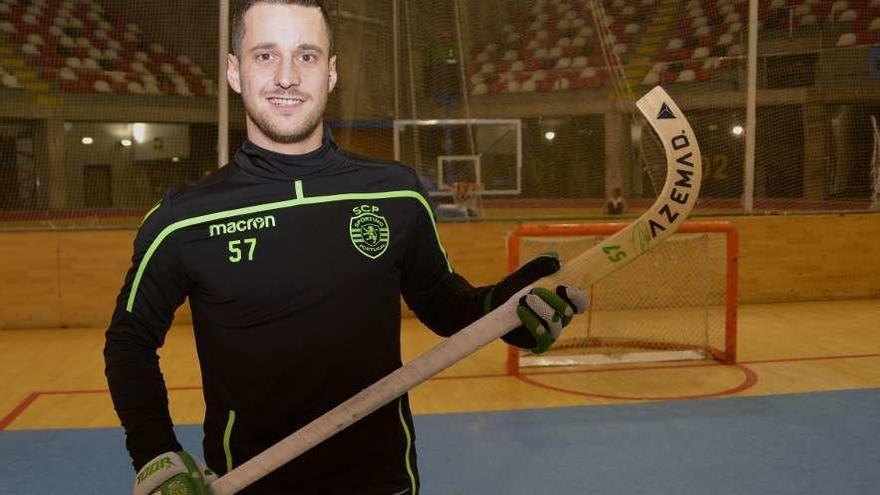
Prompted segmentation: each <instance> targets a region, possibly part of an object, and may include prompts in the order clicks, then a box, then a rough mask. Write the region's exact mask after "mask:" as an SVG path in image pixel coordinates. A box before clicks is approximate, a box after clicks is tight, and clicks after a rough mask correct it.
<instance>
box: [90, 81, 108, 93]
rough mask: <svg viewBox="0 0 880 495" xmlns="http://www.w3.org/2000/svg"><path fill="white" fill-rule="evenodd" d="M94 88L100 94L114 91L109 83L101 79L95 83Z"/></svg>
mask: <svg viewBox="0 0 880 495" xmlns="http://www.w3.org/2000/svg"><path fill="white" fill-rule="evenodd" d="M92 87H93V88H94V89H95V91H97V92H98V93H110V92H111V91H113V89H112V88H110V83H108V82H107V81H104V80H101V79H99V80H97V81H95V83H94V84H93V85H92Z"/></svg>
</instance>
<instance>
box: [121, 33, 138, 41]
mask: <svg viewBox="0 0 880 495" xmlns="http://www.w3.org/2000/svg"><path fill="white" fill-rule="evenodd" d="M122 39H124V40H125V41H127V42H129V43H137V41H138V36H137V33H135V32H134V31H126V32H125V34H123V35H122Z"/></svg>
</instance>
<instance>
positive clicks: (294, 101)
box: [269, 96, 306, 107]
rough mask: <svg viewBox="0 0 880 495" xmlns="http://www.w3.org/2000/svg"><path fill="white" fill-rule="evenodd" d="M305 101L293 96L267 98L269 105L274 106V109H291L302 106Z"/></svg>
mask: <svg viewBox="0 0 880 495" xmlns="http://www.w3.org/2000/svg"><path fill="white" fill-rule="evenodd" d="M305 101H306V100H305V98H300V97H298V96H293V97H289V98H288V97H280V96H276V97H272V98H269V103H271V104H272V105H275V106H276V107H293V106H297V105H302V104H303V103H305Z"/></svg>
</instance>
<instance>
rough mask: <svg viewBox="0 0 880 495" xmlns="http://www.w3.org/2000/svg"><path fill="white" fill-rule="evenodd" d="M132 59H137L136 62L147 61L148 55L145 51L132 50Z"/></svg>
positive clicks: (148, 59)
mask: <svg viewBox="0 0 880 495" xmlns="http://www.w3.org/2000/svg"><path fill="white" fill-rule="evenodd" d="M134 59H135V60H137V61H138V62H149V61H150V56H149V55H147V54H146V53H145V52H140V51H138V52H134Z"/></svg>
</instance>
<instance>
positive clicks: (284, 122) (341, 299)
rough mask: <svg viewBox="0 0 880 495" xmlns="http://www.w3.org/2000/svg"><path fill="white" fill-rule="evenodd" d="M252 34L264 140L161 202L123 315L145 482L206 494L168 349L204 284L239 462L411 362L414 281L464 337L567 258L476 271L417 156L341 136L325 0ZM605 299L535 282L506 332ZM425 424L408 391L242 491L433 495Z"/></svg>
mask: <svg viewBox="0 0 880 495" xmlns="http://www.w3.org/2000/svg"><path fill="white" fill-rule="evenodd" d="M233 43H234V47H233V52H234V53H233V54H230V55H229V57H228V79H229V84H230V85H231V87H232V88H233V89H234V90H235V91H236V92H238V93H240V94H241V96H242V100H243V102H244V107H245V110H246V114H247V121H246V126H247V136H248V139H247V141H246V142H245V143H244V144H243V145H242V147H241V148H240V149H239V150H238V152H237V153H236V154H235V157H234V159H233V161H232V162H231V163H230V164H228V165H227V166H225V167H223V168H221V169H219V170H218V171H216V172H215V173H212V174H211V175H209V176H208V177H206V178H204V179H202V180H201V181H200V182H198V183H196V184H193V185H188V186H184V187H181V188H179V189H176V190H172V191H170V192H169V193H168V194H166V196H165V198H164V199H163V200H162V201H161V203H160V204H159V205H157V206H156V208H154V210H153V211H151V212H150V213H148V215H147V217H146V218H145V220H144V223H143V225H142V226H141V229H140V231H139V232H138V235H137V238H136V240H135V246H134V256H133V258H132V261H133V265H132V267H131V269H130V270H129V273H128V275H127V276H126V279H125V283H124V285H123V288H122V290H121V293H120V295H119V298H118V304H117V308H116V311H115V312H114V315H113V320H112V323H111V325H110V328H109V329H108V330H107V339H106V345H105V349H104V355H105V360H106V374H107V378H108V382H109V384H110V390H111V393H112V396H113V402H114V406H115V408H116V410H117V413H118V415H119V417H120V419H121V421H122V425H123V426H124V428H125V432H126V446H127V448H128V450H129V453H130V454H131V457H132V460H133V464H134V467H135V469H136V470H138V475H137V478H136V481H135V493H136V494H152V493H154V492H156V490H159V492H160V493H181V494H186V493H206V485H207V483H209V482H210V480H211V478H212V476H213V475H212V474H211V473H210V471H209V470H207V469H205V468H204V467H203V466H200V464H199V462H198V461H197V460H196V459H195V458H193V457H192V456H190V455H189V454H188V453H186V452H182V451H181V446H180V444H179V443H178V442H177V440H176V438H175V436H174V432H173V430H172V424H171V419H170V415H169V413H168V401H167V391H166V388H165V385H164V382H163V379H162V374H161V372H160V370H159V366H158V358H157V356H156V349H157V348H158V347H160V346H161V345H162V342H163V340H164V336H165V333H166V332H167V330H168V327H169V325H170V324H171V320H172V317H173V314H174V311H175V309H176V308H177V307H178V306H179V305H180V304H182V303H183V301H184V298H186V297H189V303H190V307H191V309H192V315H193V328H194V333H195V339H196V346H197V351H198V356H199V364H200V366H201V371H202V380H203V384H204V399H205V405H206V413H205V422H204V432H205V436H204V444H203V445H204V451H205V458H206V461H207V464H208V466H210V469H211V470H213V471H215V472H217V473H220V474H222V473H225V472H228V471H229V470H231V469H233V468H235V467H236V466H238V465H240V464H241V463H243V462H244V461H246V460H248V459H250V458H252V457H253V456H255V455H257V454H259V453H260V452H261V451H263V450H264V449H266V448H268V447H269V446H271V445H273V444H274V443H276V442H277V441H279V440H281V439H282V438H284V437H285V436H287V435H288V434H290V433H292V432H294V431H296V430H297V429H299V428H300V427H302V426H303V425H305V424H307V423H308V422H309V421H311V420H312V419H314V418H316V417H318V416H320V415H321V414H322V413H324V412H326V411H327V410H329V409H331V408H332V407H334V406H335V405H337V404H339V403H341V402H342V401H344V400H345V399H347V398H349V397H350V396H352V395H354V394H355V393H357V392H359V391H360V390H362V389H363V388H365V387H367V386H369V385H370V384H372V383H373V382H375V381H376V380H378V379H380V378H382V377H383V376H385V375H387V374H388V373H390V372H391V371H393V370H394V369H396V368H398V367H399V366H400V305H399V298H400V296H401V295H403V297H404V298H405V300H406V301H407V303H408V304H409V306H410V307H411V308H412V309H413V310H414V311H415V313H416V314H417V315H418V316H419V318H420V319H421V320H422V321H423V322H425V323H426V324H427V325H428V326H429V327H430V328H431V329H432V330H433V331H435V332H437V333H438V334H440V335H447V336H448V335H451V334H453V333H455V332H456V331H458V330H459V329H461V328H462V327H464V326H466V325H467V324H468V323H470V322H472V321H474V320H476V319H477V318H479V317H480V316H481V315H482V314H484V313H485V312H486V311H488V310H491V309H492V308H494V307H497V306H498V305H499V304H501V303H502V302H503V301H505V300H506V299H507V298H509V297H510V296H511V295H513V294H515V293H516V292H517V291H518V290H519V289H520V288H522V287H525V286H526V285H528V284H530V283H532V282H533V281H535V280H537V279H539V278H540V277H542V276H545V275H548V274H550V273H552V272H554V271H556V270H557V269H558V268H559V262H558V261H557V260H556V259H555V258H554V257H551V256H542V257H539V258H537V259H536V260H534V261H532V262H530V263H528V264H526V265H525V266H524V267H523V268H522V269H520V270H519V271H517V272H515V273H514V274H512V275H511V276H509V277H508V278H506V279H504V280H502V281H501V282H499V283H498V284H496V285H494V286H489V287H481V288H474V287H472V286H471V285H470V284H469V283H468V282H467V281H465V280H464V279H463V278H462V277H460V276H459V275H457V274H456V273H455V272H454V271H453V270H452V269H451V266H450V265H449V263H448V262H447V260H446V257H445V254H444V253H443V251H442V246H441V244H440V240H439V238H438V237H437V230H436V226H435V225H434V221H433V216H432V213H431V209H430V207H429V204H428V201H427V199H426V198H427V196H426V194H425V193H424V190H423V189H422V188H421V186H420V185H419V181H418V179H417V177H416V175H415V174H414V173H413V171H412V169H410V168H408V167H404V166H401V165H399V164H395V163H382V162H377V161H371V160H368V159H365V158H360V157H355V156H351V155H349V154H346V153H345V152H343V151H342V150H340V149H339V148H338V147H337V146H336V144H335V143H334V142H333V141H332V139H331V137H330V136H329V133H327V132H326V131H325V129H324V127H323V112H324V107H325V105H326V102H327V96H328V94H329V93H330V92H331V91H332V90H333V88H334V86H335V85H336V81H337V73H336V58H335V57H334V56H333V44H332V34H331V29H330V24H329V20H328V17H327V13H326V11H325V10H324V7H323V6H322V5H321V3H320V2H319V1H318V0H299V1H294V0H250V1H248V2H247V3H246V5H245V7H244V9H243V12H242V14H241V16H240V18H239V19H237V21H236V23H235V27H234V41H233ZM585 308H586V297H585V295H584V294H583V293H582V292H581V291H579V290H577V289H570V288H566V287H558V288H556V291H555V292H551V291H549V290H543V289H534V290H533V292H532V293H530V294H529V295H527V296H525V297H523V298H522V299H521V300H520V304H519V308H518V310H517V313H518V314H519V315H520V318H521V319H522V320H523V322H524V326H523V327H521V328H518V329H516V330H514V331H513V332H511V333H510V334H508V335H507V336H506V337H505V340H506V341H508V342H510V343H513V344H515V345H518V346H520V347H524V348H532V349H534V350H536V351H542V350H545V349H546V348H547V347H549V346H550V344H551V343H552V342H553V339H554V338H555V337H556V336H557V335H558V334H559V332H560V331H561V328H562V326H564V325H565V324H566V323H567V322H568V320H570V318H571V317H572V315H573V314H574V313H576V312H581V311H583V310H585ZM413 439H414V436H413V426H412V416H411V413H410V407H409V402H408V398H407V396H406V395H404V396H403V397H401V398H400V399H398V400H396V401H393V402H392V403H390V404H388V405H387V406H385V407H382V408H381V409H379V410H378V411H376V412H374V413H373V414H371V415H369V416H367V417H366V418H364V419H362V420H361V421H359V422H358V423H356V424H355V425H353V426H351V427H349V428H347V429H346V430H344V431H342V432H341V433H339V434H337V435H336V436H334V437H332V438H330V439H329V440H327V441H326V442H324V443H322V444H321V445H319V446H318V447H316V448H314V449H312V450H311V451H309V452H307V453H306V454H304V455H302V456H300V457H299V458H297V459H295V460H293V461H292V462H290V463H288V464H286V465H285V466H283V467H282V468H280V469H278V470H277V471H275V472H273V473H271V474H269V475H267V476H266V477H264V478H263V479H261V480H259V481H257V482H256V483H254V484H253V485H251V486H250V487H248V488H247V489H245V490H244V491H243V492H242V493H249V494H286V493H296V494H298V495H308V494H324V495H326V494H349V493H357V494H366V495H370V494H376V495H380V494H381V495H391V494H411V495H414V494H416V493H417V491H418V487H419V480H418V470H417V468H416V454H415V448H414V444H413ZM159 492H156V493H159Z"/></svg>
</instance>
